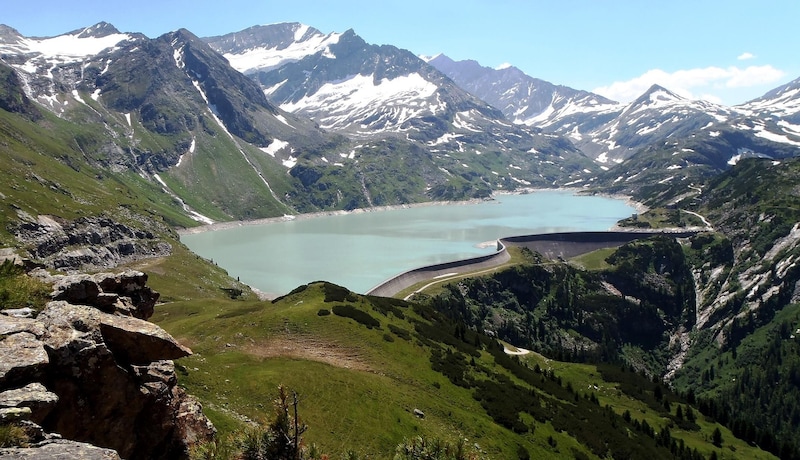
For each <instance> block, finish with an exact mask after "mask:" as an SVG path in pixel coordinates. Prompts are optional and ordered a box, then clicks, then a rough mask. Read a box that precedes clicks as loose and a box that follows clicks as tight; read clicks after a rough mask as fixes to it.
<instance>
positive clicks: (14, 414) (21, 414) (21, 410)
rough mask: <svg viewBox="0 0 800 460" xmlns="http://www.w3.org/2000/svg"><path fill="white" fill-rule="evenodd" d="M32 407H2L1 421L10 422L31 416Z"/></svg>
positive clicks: (0, 412) (0, 409)
mask: <svg viewBox="0 0 800 460" xmlns="http://www.w3.org/2000/svg"><path fill="white" fill-rule="evenodd" d="M31 412H32V411H31V408H30V407H0V422H4V423H8V422H13V421H16V420H28V419H30V418H31Z"/></svg>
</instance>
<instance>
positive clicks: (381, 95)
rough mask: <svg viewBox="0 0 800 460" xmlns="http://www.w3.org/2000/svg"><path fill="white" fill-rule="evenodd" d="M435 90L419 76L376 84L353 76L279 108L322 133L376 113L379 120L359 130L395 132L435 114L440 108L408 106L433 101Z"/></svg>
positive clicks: (368, 79) (433, 86) (363, 125)
mask: <svg viewBox="0 0 800 460" xmlns="http://www.w3.org/2000/svg"><path fill="white" fill-rule="evenodd" d="M437 90H438V87H437V86H436V85H435V84H433V83H431V82H429V81H427V80H425V78H423V77H422V76H421V75H420V74H418V73H412V74H409V75H404V76H399V77H397V78H394V79H388V78H384V79H383V80H380V81H378V82H375V78H374V77H373V76H372V75H353V76H351V77H348V78H345V79H343V80H339V81H334V82H329V83H325V84H324V85H322V87H320V88H319V90H318V91H317V92H316V93H314V94H313V95H311V96H308V97H305V98H303V99H300V100H299V101H297V102H290V103H286V104H283V105H281V108H282V109H283V110H286V111H287V112H292V113H304V114H307V115H309V116H311V117H312V118H315V119H316V121H317V122H318V123H319V124H320V126H322V128H324V129H344V128H345V127H347V126H348V125H349V124H350V121H349V120H352V119H367V118H368V117H369V114H371V113H373V112H375V111H376V110H377V111H378V112H379V113H380V116H378V117H377V119H376V117H371V120H372V121H370V122H369V123H365V124H362V128H367V127H369V126H373V128H380V127H381V126H382V127H384V129H387V130H389V129H396V128H397V127H399V126H400V125H402V124H403V123H404V122H406V121H408V120H409V119H412V118H416V117H419V116H422V115H427V114H433V115H435V114H437V113H439V112H440V111H443V110H444V109H445V108H444V107H443V106H442V105H441V104H436V103H432V104H430V105H428V104H422V103H418V104H408V103H407V101H409V100H416V101H419V100H426V99H432V98H434V96H435V94H436V91H437Z"/></svg>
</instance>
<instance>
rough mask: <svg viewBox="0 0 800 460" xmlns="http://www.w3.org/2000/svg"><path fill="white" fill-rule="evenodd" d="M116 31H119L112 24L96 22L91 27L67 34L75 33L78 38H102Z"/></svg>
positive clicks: (116, 32)
mask: <svg viewBox="0 0 800 460" xmlns="http://www.w3.org/2000/svg"><path fill="white" fill-rule="evenodd" d="M118 33H120V31H119V30H117V28H116V27H114V26H113V25H111V24H109V23H107V22H98V23H97V24H95V25H93V26H91V27H87V28H85V29H78V30H75V31H73V32H70V33H69V35H77V37H78V38H90V37H93V38H103V37H107V36H109V35H114V34H118Z"/></svg>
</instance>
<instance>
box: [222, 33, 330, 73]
mask: <svg viewBox="0 0 800 460" xmlns="http://www.w3.org/2000/svg"><path fill="white" fill-rule="evenodd" d="M308 29H309V27H308V26H305V25H301V27H299V28H298V29H297V30H296V31H295V35H294V38H295V41H294V42H293V43H291V44H290V45H289V46H287V47H285V48H279V47H278V46H273V47H256V48H252V49H249V50H247V51H244V52H241V53H225V54H224V55H223V56H225V58H226V59H227V60H228V62H230V64H231V66H232V67H233V68H234V69H236V70H238V71H239V72H242V73H244V74H250V73H255V72H262V71H268V70H271V69H275V68H278V67H281V66H283V65H285V64H288V63H290V62H296V61H299V60H301V59H303V58H304V57H306V56H310V55H312V54H316V53H320V52H321V53H323V56H326V57H330V58H333V57H334V56H333V54H332V53H331V51H330V46H331V45H335V44H336V43H338V42H339V37H340V36H341V34H337V33H332V34H329V35H321V34H316V35H312V36H311V37H309V38H307V39H306V40H302V41H301V39H302V38H303V37H304V36H305V35H306V32H307V31H308ZM298 37H299V38H298Z"/></svg>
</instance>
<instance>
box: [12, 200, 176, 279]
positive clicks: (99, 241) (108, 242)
mask: <svg viewBox="0 0 800 460" xmlns="http://www.w3.org/2000/svg"><path fill="white" fill-rule="evenodd" d="M18 215H19V218H20V220H21V223H20V224H18V225H17V226H16V227H15V228H14V234H15V236H16V237H17V239H18V240H19V241H21V242H23V243H24V244H25V245H26V246H27V247H28V248H29V249H28V252H29V253H30V257H31V258H32V259H35V260H37V261H39V262H40V263H42V264H43V265H44V266H45V267H47V268H49V269H53V270H61V271H65V272H76V271H79V270H89V269H109V268H114V267H116V266H118V265H120V264H122V263H126V262H131V261H135V260H140V259H144V258H148V257H159V256H166V255H169V254H170V253H171V252H172V246H171V245H170V244H169V243H167V242H165V241H163V240H161V239H159V238H158V237H157V236H156V235H155V234H154V233H153V232H151V231H148V230H141V229H138V228H134V227H132V226H129V225H125V224H122V223H120V222H116V221H114V220H112V219H109V218H107V217H82V218H80V219H76V220H74V221H64V220H63V219H57V218H55V217H51V216H45V215H41V216H38V217H33V216H30V215H28V214H26V213H23V212H18Z"/></svg>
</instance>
